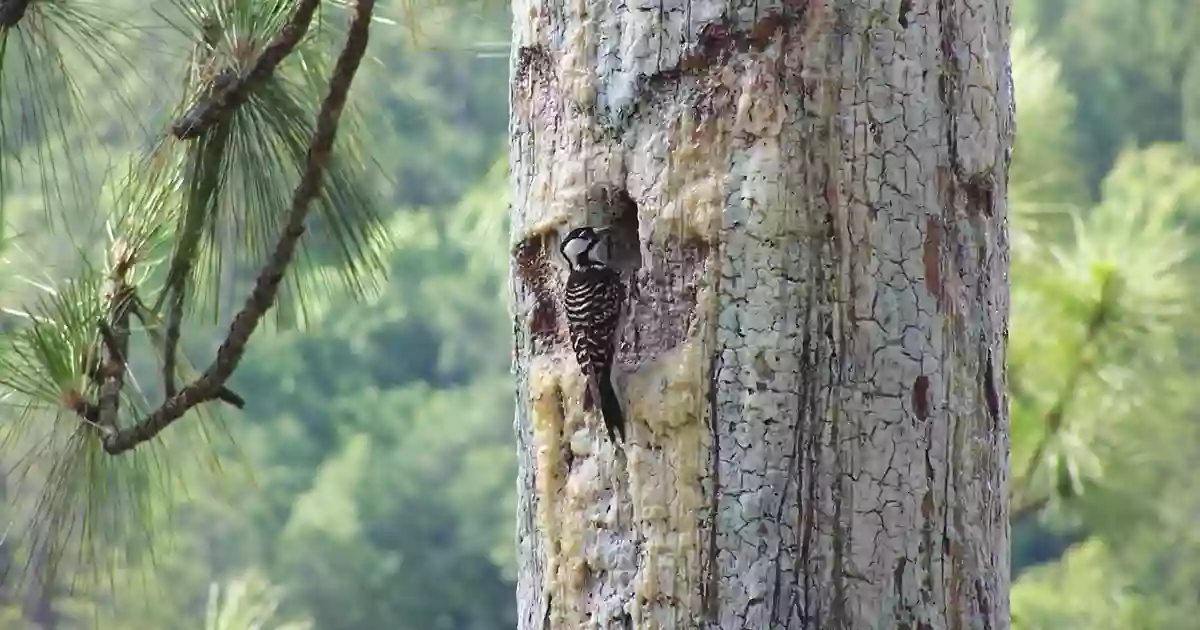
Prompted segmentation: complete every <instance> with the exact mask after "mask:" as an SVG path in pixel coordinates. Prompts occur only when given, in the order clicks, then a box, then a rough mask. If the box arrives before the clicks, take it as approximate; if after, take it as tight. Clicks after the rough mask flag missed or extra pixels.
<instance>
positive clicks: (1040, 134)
mask: <svg viewBox="0 0 1200 630" xmlns="http://www.w3.org/2000/svg"><path fill="white" fill-rule="evenodd" d="M1012 68H1013V85H1014V91H1015V94H1014V96H1015V99H1016V102H1017V137H1016V140H1015V142H1014V150H1013V163H1012V168H1011V171H1010V181H1011V189H1010V195H1011V197H1012V198H1014V199H1019V200H1021V201H1022V202H1023V203H1026V204H1028V203H1036V204H1039V205H1049V206H1057V207H1059V208H1060V209H1061V206H1062V205H1064V204H1068V205H1069V204H1072V203H1074V204H1083V203H1085V202H1086V201H1087V187H1086V186H1085V181H1084V178H1083V173H1082V169H1081V165H1080V163H1079V161H1078V160H1076V159H1075V144H1076V143H1075V141H1074V133H1073V130H1072V127H1071V123H1072V121H1073V120H1074V117H1075V97H1074V96H1073V95H1072V94H1071V92H1070V91H1069V90H1067V88H1066V87H1065V86H1064V84H1063V81H1062V77H1061V70H1060V67H1059V64H1058V61H1057V60H1055V59H1053V58H1052V57H1050V56H1049V55H1048V54H1047V53H1046V51H1045V50H1044V49H1042V48H1041V47H1040V46H1038V45H1037V44H1035V43H1034V42H1032V41H1031V40H1030V37H1029V33H1028V31H1025V30H1022V29H1016V30H1014V31H1013V36H1012Z"/></svg>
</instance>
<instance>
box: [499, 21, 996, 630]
mask: <svg viewBox="0 0 1200 630" xmlns="http://www.w3.org/2000/svg"><path fill="white" fill-rule="evenodd" d="M1008 7H1009V2H1008V0H995V1H993V2H984V1H982V0H803V1H793V2H785V3H783V4H776V5H768V4H766V3H760V4H746V5H741V4H736V5H735V4H730V3H726V2H715V1H712V0H693V1H691V2H666V1H664V2H655V3H645V2H640V1H639V0H626V1H625V2H623V3H617V2H610V1H609V0H577V1H572V2H549V1H546V0H519V1H517V2H515V3H514V8H513V11H514V35H513V37H514V58H513V64H514V66H513V70H512V72H513V76H512V95H511V98H512V112H511V136H512V142H511V155H510V163H511V170H512V178H513V183H514V192H515V196H514V199H513V208H512V230H513V267H512V282H513V298H514V317H515V332H516V348H515V357H514V362H515V370H516V373H517V382H518V393H519V395H518V409H517V417H516V432H517V438H518V447H519V450H520V479H519V485H520V500H519V517H518V537H519V551H518V553H519V571H520V575H519V579H518V598H519V610H520V628H521V629H522V630H533V629H539V630H541V629H544V628H555V629H558V628H561V629H571V630H575V629H578V628H629V627H637V628H698V627H706V628H721V629H731V630H732V629H738V630H740V629H742V628H755V629H757V628H789V629H791V628H797V629H799V628H804V629H811V630H832V629H849V628H854V629H859V628H862V629H867V628H870V629H888V628H891V629H897V630H900V629H904V630H942V629H951V628H953V629H959V628H979V629H997V630H1000V629H1003V628H1007V627H1008V624H1009V612H1008V572H1009V569H1008V543H1009V528H1008V519H1007V511H1008V505H1007V478H1008V474H1007V467H1008V448H1009V438H1008V411H1007V400H1006V397H1005V394H1004V379H1005V367H1004V366H1005V345H1006V336H1007V326H1008V323H1007V322H1008V277H1007V269H1008V243H1007V221H1006V214H1007V211H1006V206H1005V196H1006V187H1007V168H1008V159H1009V156H1010V154H1011V151H1010V149H1011V143H1012V135H1013V104H1012V97H1011V93H1012V92H1011V78H1010V77H1011V73H1010V70H1009V64H1008V35H1009V28H1010V25H1009V23H1010V19H1011V18H1010V10H1009V8H1008ZM583 224H593V225H598V224H603V225H612V226H614V227H615V230H614V232H615V234H614V237H613V239H612V240H613V243H614V245H615V246H616V251H615V252H614V256H613V260H614V263H615V264H616V265H617V266H618V267H619V268H620V269H621V270H622V271H623V272H624V273H625V276H626V278H627V280H628V282H629V284H630V285H631V300H630V302H631V307H630V313H629V315H628V322H627V323H626V325H625V326H624V328H623V337H622V339H621V341H620V345H619V350H618V361H619V363H620V365H619V366H618V367H617V375H616V377H615V380H616V384H617V389H618V391H619V392H620V393H621V395H622V398H623V401H624V403H625V407H626V414H627V416H628V417H629V423H630V427H629V443H628V444H627V446H626V447H625V451H624V454H622V453H620V452H619V451H618V450H616V449H614V447H613V446H612V445H611V444H610V443H609V442H608V440H607V438H606V437H605V433H604V428H603V425H602V423H601V422H600V420H599V418H597V417H595V416H593V415H592V414H585V413H584V412H583V411H582V409H581V407H580V401H581V395H582V379H581V378H580V376H579V374H578V369H577V366H576V363H575V360H574V358H573V356H572V354H571V352H570V350H569V347H568V345H567V340H566V333H565V320H564V317H563V315H562V312H561V308H560V304H561V291H562V285H563V282H564V280H565V277H566V269H565V267H564V266H563V265H562V264H560V261H559V257H558V252H557V250H558V245H559V239H560V237H561V234H562V233H563V232H564V231H565V230H566V229H567V228H568V227H575V226H578V225H583Z"/></svg>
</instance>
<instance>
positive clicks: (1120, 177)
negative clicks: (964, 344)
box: [1009, 149, 1190, 501]
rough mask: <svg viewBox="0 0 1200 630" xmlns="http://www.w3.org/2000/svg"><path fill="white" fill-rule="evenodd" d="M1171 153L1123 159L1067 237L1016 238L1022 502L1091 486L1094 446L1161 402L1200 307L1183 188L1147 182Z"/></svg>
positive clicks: (1014, 354)
mask: <svg viewBox="0 0 1200 630" xmlns="http://www.w3.org/2000/svg"><path fill="white" fill-rule="evenodd" d="M1162 151H1163V150H1161V149H1159V150H1152V151H1149V152H1146V153H1131V154H1128V155H1127V156H1125V157H1124V158H1123V159H1122V160H1121V162H1120V163H1119V164H1118V165H1117V167H1116V168H1115V169H1114V171H1113V173H1112V175H1111V176H1110V178H1109V180H1108V181H1107V182H1106V185H1105V187H1104V193H1105V197H1104V199H1103V201H1102V202H1101V203H1100V204H1099V205H1098V206H1096V207H1094V208H1092V209H1090V210H1088V211H1086V212H1077V213H1072V214H1071V215H1070V216H1071V217H1072V225H1073V229H1072V230H1071V236H1070V238H1069V240H1067V241H1065V242H1063V243H1053V242H1051V243H1044V244H1040V245H1039V244H1037V243H1036V242H1035V241H1033V240H1029V239H1019V240H1014V243H1013V245H1014V254H1013V270H1012V274H1013V284H1014V287H1016V290H1014V293H1013V298H1012V299H1013V306H1012V324H1011V325H1012V330H1013V333H1012V336H1011V338H1010V347H1009V360H1010V362H1011V365H1012V366H1013V371H1012V378H1011V381H1012V388H1013V390H1012V391H1013V407H1012V416H1013V439H1014V449H1013V466H1014V471H1016V472H1015V473H1014V474H1015V475H1016V478H1017V487H1018V491H1021V490H1023V491H1025V493H1026V496H1023V497H1021V496H1019V497H1018V500H1019V501H1021V500H1029V499H1030V496H1051V497H1054V496H1061V495H1062V494H1064V493H1066V494H1068V495H1069V494H1072V493H1077V492H1079V491H1080V490H1082V487H1083V482H1084V481H1087V480H1089V479H1092V478H1094V477H1095V476H1096V475H1097V474H1099V472H1100V466H1099V462H1098V460H1097V459H1096V458H1095V457H1094V455H1093V454H1092V452H1091V451H1090V450H1089V447H1088V445H1089V444H1091V443H1092V442H1093V441H1094V438H1095V435H1096V434H1097V433H1098V432H1101V431H1103V430H1104V429H1105V428H1106V427H1112V426H1113V423H1115V422H1118V421H1125V420H1128V419H1130V418H1131V417H1132V416H1133V414H1135V413H1136V409H1138V407H1139V405H1140V404H1142V403H1144V402H1145V401H1147V400H1149V399H1151V398H1152V397H1153V396H1154V395H1155V393H1156V391H1155V389H1154V384H1155V380H1154V379H1155V374H1158V373H1161V372H1162V370H1164V369H1169V366H1171V365H1174V364H1173V363H1171V362H1172V361H1174V360H1175V359H1176V356H1177V355H1176V354H1175V352H1174V350H1175V348H1174V346H1175V343H1176V339H1177V337H1176V331H1177V329H1178V327H1179V325H1180V324H1181V322H1182V320H1181V316H1182V315H1183V314H1184V313H1185V309H1184V307H1185V305H1186V304H1187V302H1188V300H1189V299H1190V291H1189V286H1188V283H1187V282H1186V280H1185V277H1184V274H1183V271H1184V267H1183V265H1184V262H1185V261H1186V260H1187V257H1188V253H1189V242H1188V240H1187V237H1186V235H1185V233H1184V231H1183V229H1182V227H1181V226H1180V223H1181V219H1182V218H1183V216H1184V215H1183V212H1182V211H1183V210H1184V209H1185V208H1184V207H1183V204H1181V203H1180V197H1179V196H1178V193H1179V190H1180V188H1179V187H1178V186H1176V187H1172V186H1163V187H1162V188H1161V189H1160V188H1159V187H1156V186H1153V185H1150V186H1145V185H1142V182H1143V181H1145V179H1146V178H1147V177H1148V175H1147V173H1148V172H1152V171H1153V170H1154V168H1155V167H1153V166H1152V164H1153V162H1154V156H1155V155H1158V156H1159V157H1161V156H1162ZM1185 172H1186V171H1180V173H1185ZM1161 180H1162V178H1161V177H1160V178H1158V180H1156V181H1161ZM1184 189H1186V186H1185V187H1184ZM1023 220H1025V221H1031V220H1032V218H1030V217H1025V218H1024V219H1023ZM1164 366H1166V367H1165V368H1164ZM1031 458H1036V460H1037V461H1030V460H1031ZM1021 471H1025V473H1024V474H1025V475H1027V476H1032V478H1022V472H1021Z"/></svg>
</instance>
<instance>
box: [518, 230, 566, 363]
mask: <svg viewBox="0 0 1200 630" xmlns="http://www.w3.org/2000/svg"><path fill="white" fill-rule="evenodd" d="M548 240H549V239H547V238H546V235H545V234H544V233H539V234H532V235H530V236H529V237H527V238H526V239H525V240H523V241H521V244H520V245H518V246H517V249H516V252H515V259H516V263H517V277H518V280H519V281H520V282H521V283H522V284H524V285H525V286H526V287H528V288H529V292H530V294H532V296H533V305H532V312H531V313H530V326H529V329H530V333H531V334H532V336H533V349H534V352H535V353H539V354H540V353H544V352H546V351H547V350H548V349H549V348H550V347H551V346H553V345H554V344H555V342H556V341H557V339H558V302H557V301H556V300H555V296H554V291H553V290H552V289H551V286H552V285H551V283H550V282H549V281H548V280H549V278H550V274H552V273H554V271H555V267H554V266H553V265H551V264H550V250H549V245H550V243H549V242H548Z"/></svg>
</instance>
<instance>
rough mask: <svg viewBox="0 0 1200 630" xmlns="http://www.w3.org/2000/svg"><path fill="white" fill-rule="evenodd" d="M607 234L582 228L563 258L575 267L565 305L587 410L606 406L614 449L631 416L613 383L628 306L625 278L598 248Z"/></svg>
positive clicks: (569, 237) (569, 242) (572, 237)
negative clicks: (620, 329) (615, 357)
mask: <svg viewBox="0 0 1200 630" xmlns="http://www.w3.org/2000/svg"><path fill="white" fill-rule="evenodd" d="M600 233H601V230H597V229H595V228H591V227H582V228H576V229H574V230H571V231H570V232H569V233H568V234H567V236H566V238H564V239H563V244H562V247H561V250H562V254H563V257H564V258H566V260H567V263H568V264H570V266H571V273H570V275H569V276H568V277H567V287H566V291H565V292H564V296H563V303H564V307H565V310H566V313H567V330H568V332H569V333H570V338H571V347H572V348H573V349H574V350H575V358H576V360H577V361H578V362H579V368H580V369H581V370H582V371H583V375H584V378H585V379H586V381H587V386H586V387H585V388H584V392H583V408H584V410H586V411H591V410H592V409H594V408H595V407H596V402H597V401H599V403H600V414H601V415H602V416H603V418H604V427H605V428H606V429H607V430H608V437H609V439H610V440H612V442H613V444H617V443H618V439H617V438H618V437H619V438H620V441H622V442H623V441H624V440H625V415H624V413H623V412H622V411H621V403H620V400H619V399H618V398H617V392H616V389H615V388H614V387H613V384H612V361H613V353H614V350H615V343H616V334H617V325H618V323H619V320H620V315H621V307H622V304H623V302H624V287H623V286H622V284H621V275H620V274H619V273H617V271H616V270H615V269H613V268H612V267H609V266H608V264H607V263H606V262H605V259H604V257H603V256H602V255H601V253H600V250H598V249H597V245H599V244H600V239H601V236H600Z"/></svg>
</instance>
